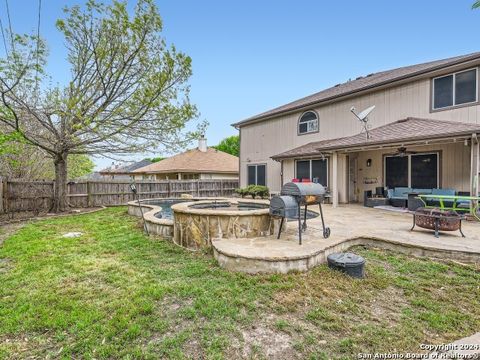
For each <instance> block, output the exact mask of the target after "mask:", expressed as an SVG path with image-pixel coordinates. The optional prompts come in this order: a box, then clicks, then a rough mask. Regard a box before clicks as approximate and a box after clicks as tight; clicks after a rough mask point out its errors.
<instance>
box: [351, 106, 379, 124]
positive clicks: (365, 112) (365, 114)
mask: <svg viewBox="0 0 480 360" xmlns="http://www.w3.org/2000/svg"><path fill="white" fill-rule="evenodd" d="M374 109H375V105H373V106H370V107H369V108H368V109H365V110H363V111H362V112H361V113H360V114H357V113H356V112H355V107H354V106H352V108H351V109H350V111H351V112H352V113H353V115H355V116H356V117H357V119H358V120H360V121H361V122H367V121H368V119H367V117H368V115H370V113H371V112H372V111H373V110H374Z"/></svg>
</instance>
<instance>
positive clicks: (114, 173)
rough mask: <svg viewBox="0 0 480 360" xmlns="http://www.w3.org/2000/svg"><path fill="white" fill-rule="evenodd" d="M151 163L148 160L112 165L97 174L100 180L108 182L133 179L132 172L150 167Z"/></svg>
mask: <svg viewBox="0 0 480 360" xmlns="http://www.w3.org/2000/svg"><path fill="white" fill-rule="evenodd" d="M151 163H152V162H151V161H150V160H148V159H143V160H140V161H130V162H125V163H120V164H115V163H112V165H111V166H109V167H108V168H105V169H102V170H100V171H99V172H98V173H99V175H100V178H101V179H110V180H130V179H133V175H132V174H131V173H132V171H134V170H136V169H139V168H142V167H145V166H147V165H150V164H151Z"/></svg>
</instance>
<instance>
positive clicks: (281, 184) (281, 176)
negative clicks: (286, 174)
mask: <svg viewBox="0 0 480 360" xmlns="http://www.w3.org/2000/svg"><path fill="white" fill-rule="evenodd" d="M280 186H283V160H280Z"/></svg>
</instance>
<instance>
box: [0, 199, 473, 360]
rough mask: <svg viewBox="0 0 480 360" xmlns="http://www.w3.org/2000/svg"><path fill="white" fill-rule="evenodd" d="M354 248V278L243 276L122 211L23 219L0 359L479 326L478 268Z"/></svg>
mask: <svg viewBox="0 0 480 360" xmlns="http://www.w3.org/2000/svg"><path fill="white" fill-rule="evenodd" d="M0 231H1V229H0ZM70 231H81V232H83V233H84V235H83V236H81V237H79V238H72V239H66V238H62V237H61V235H62V234H63V233H65V232H70ZM354 250H355V251H356V252H358V253H360V254H361V255H362V256H364V257H366V258H367V275H368V276H367V278H366V279H365V280H363V281H359V280H352V279H350V278H347V277H345V276H343V275H342V274H339V273H336V272H332V271H330V270H328V268H326V267H325V266H320V267H318V268H316V269H314V270H313V271H311V272H309V273H303V274H291V275H270V276H248V275H243V274H234V273H229V272H226V271H224V270H222V269H221V268H219V267H218V266H217V265H216V263H215V261H214V260H213V258H212V257H211V255H209V254H194V253H191V252H189V251H186V250H183V249H181V248H178V247H176V246H174V245H172V244H171V243H169V242H166V241H163V240H161V239H155V238H147V237H145V236H144V235H143V234H142V232H141V227H140V226H139V223H138V220H137V219H136V218H132V217H129V216H128V215H126V211H125V208H112V209H107V210H103V211H101V212H97V213H94V214H88V215H79V216H71V217H64V218H57V219H49V220H44V221H40V222H35V223H32V224H29V225H27V226H25V227H23V228H21V229H20V230H18V232H17V233H15V234H14V235H11V236H10V237H7V239H6V240H5V241H4V243H3V245H0V358H25V357H28V356H31V357H36V358H45V357H47V356H49V357H51V358H71V357H75V358H97V359H101V358H174V359H182V358H228V359H230V358H253V359H262V358H269V357H276V358H285V359H292V358H299V359H304V358H307V359H308V358H311V359H335V358H337V359H344V358H345V359H350V358H354V357H355V356H356V354H357V353H358V352H372V351H376V352H384V351H389V350H393V349H398V350H400V351H418V345H419V344H420V343H424V342H427V343H432V342H433V343H444V342H449V341H452V340H455V339H457V338H460V337H463V336H467V335H471V334H473V333H475V332H477V331H479V329H480V289H479V285H480V273H479V271H478V269H475V268H473V267H463V266H459V265H453V264H450V265H447V264H443V263H438V262H434V261H429V260H424V259H416V258H411V257H406V256H402V255H397V254H395V253H393V252H387V251H380V250H373V249H370V250H367V249H364V248H356V249H354Z"/></svg>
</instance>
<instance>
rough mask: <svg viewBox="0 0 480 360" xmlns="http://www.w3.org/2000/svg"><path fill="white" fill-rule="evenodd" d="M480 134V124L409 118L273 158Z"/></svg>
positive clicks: (305, 146)
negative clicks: (367, 136) (366, 132)
mask: <svg viewBox="0 0 480 360" xmlns="http://www.w3.org/2000/svg"><path fill="white" fill-rule="evenodd" d="M472 133H480V125H477V124H467V123H462V122H455V121H443V120H432V119H418V118H407V119H403V120H398V121H395V122H393V123H390V124H387V125H383V126H379V127H377V128H375V129H372V130H370V131H369V134H370V138H369V139H368V140H367V139H366V134H365V133H360V134H357V135H353V136H347V137H342V138H337V139H331V140H323V141H315V142H311V143H308V144H306V145H303V146H299V147H297V148H294V149H292V150H288V151H285V152H283V153H281V154H278V155H274V156H272V159H274V160H281V159H288V158H295V157H300V156H314V155H318V154H319V153H320V152H322V151H333V150H343V149H348V148H354V147H362V146H371V145H383V144H389V143H396V144H398V143H402V142H408V141H415V140H433V139H440V138H446V137H455V136H465V135H469V134H472Z"/></svg>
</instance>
